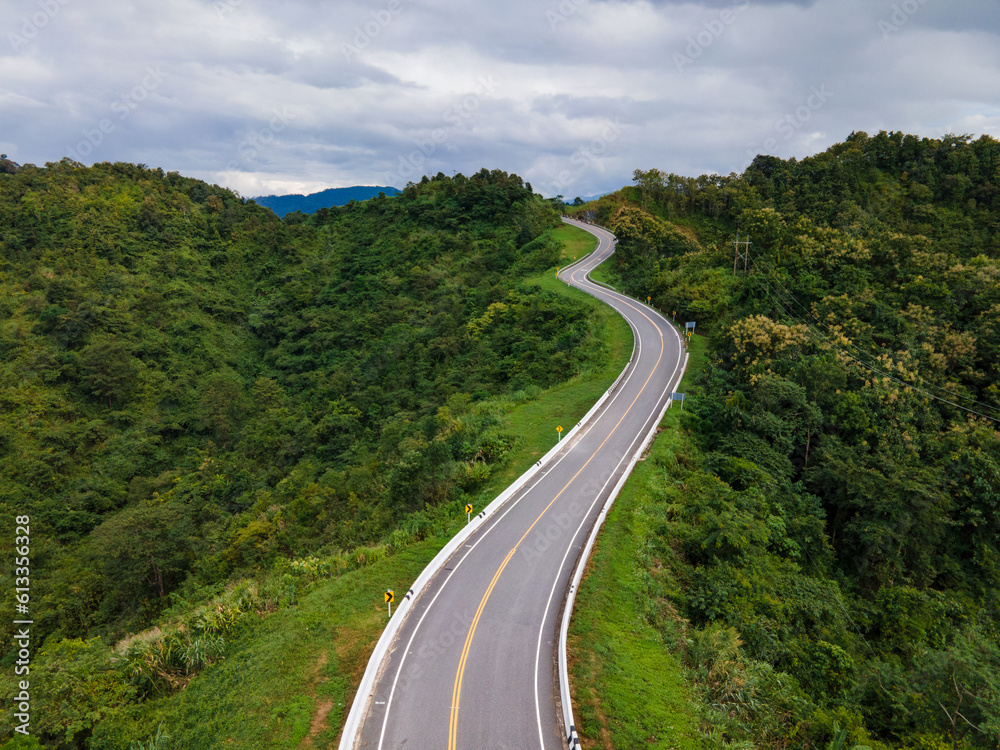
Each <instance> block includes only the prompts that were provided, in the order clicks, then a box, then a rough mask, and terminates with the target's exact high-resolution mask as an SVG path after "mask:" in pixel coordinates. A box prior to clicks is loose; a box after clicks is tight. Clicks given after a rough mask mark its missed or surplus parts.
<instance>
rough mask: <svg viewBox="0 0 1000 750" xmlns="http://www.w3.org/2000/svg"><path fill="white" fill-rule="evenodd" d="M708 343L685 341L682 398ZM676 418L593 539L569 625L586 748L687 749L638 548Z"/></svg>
mask: <svg viewBox="0 0 1000 750" xmlns="http://www.w3.org/2000/svg"><path fill="white" fill-rule="evenodd" d="M706 350H707V341H706V340H705V339H703V338H701V337H699V336H696V337H695V338H694V341H693V343H692V345H691V349H690V360H689V362H688V367H687V371H686V373H685V376H684V379H683V380H682V381H681V385H680V391H681V392H689V393H690V391H691V383H692V382H693V378H694V376H695V375H696V374H697V373H698V371H699V370H700V369H702V368H703V367H704V366H705V365H706V362H707V353H706ZM680 418H681V414H680V409H678V408H673V407H672V408H670V409H668V410H667V413H666V415H665V416H664V419H663V422H662V423H661V425H660V430H661V431H660V433H659V435H658V436H657V438H656V440H655V441H654V442H653V445H652V447H651V449H650V455H649V458H651V459H652V460H646V461H642V462H640V463H639V464H638V465H637V466H636V469H635V471H634V472H633V473H632V476H631V477H630V478H629V480H628V481H627V482H626V483H625V486H624V487H623V489H622V492H621V494H620V495H619V497H618V499H617V500H616V501H615V504H614V506H613V507H612V510H611V512H610V513H609V514H608V518H607V520H606V522H605V524H604V527H603V529H602V530H601V533H600V535H599V537H598V539H597V544H596V546H595V548H594V554H593V556H592V557H591V560H590V562H589V564H588V566H587V572H586V575H585V577H584V579H583V582H582V583H581V585H580V593H579V595H578V597H577V601H576V608H575V611H574V614H573V620H572V623H571V625H570V645H569V651H570V654H569V657H570V680H571V683H572V688H573V712H574V717H575V719H576V726H577V731H578V733H579V735H580V739H581V741H582V742H583V744H584V746H585V747H588V748H604V749H605V750H610V749H612V748H616V749H617V750H628V749H630V748H635V747H648V748H663V749H664V750H667V749H670V750H675V749H677V750H695V748H698V747H700V742H699V736H700V735H699V732H698V727H697V717H696V715H695V711H694V708H693V705H694V704H693V701H692V696H691V694H690V691H689V688H688V685H687V681H686V677H685V672H684V668H683V666H682V665H681V663H680V660H679V658H678V657H677V655H676V654H675V653H673V651H672V649H671V648H670V647H669V644H665V643H664V639H663V636H662V635H661V634H660V632H659V631H658V630H657V629H655V628H654V627H652V626H651V625H650V624H649V622H648V616H649V613H651V612H652V611H653V610H654V609H655V608H656V607H658V606H659V602H655V601H650V594H649V590H650V588H651V587H650V586H649V585H648V582H649V578H650V574H649V571H650V569H652V568H655V567H656V565H657V561H656V560H655V559H651V557H650V555H649V553H648V552H647V550H646V545H645V540H646V539H647V538H649V537H650V536H651V535H652V530H651V525H652V524H653V523H655V520H654V519H653V518H652V517H650V516H649V515H647V514H646V513H645V511H644V506H645V505H646V504H647V503H648V494H647V489H646V488H647V487H648V486H649V485H650V484H651V483H654V482H656V481H659V478H658V476H657V475H658V468H657V464H658V459H664V460H669V459H668V458H667V457H669V456H670V455H671V454H673V453H674V452H675V451H676V450H677V449H678V448H679V447H680V446H681V445H682V443H683V441H684V440H685V436H684V432H683V430H682V429H681V426H680Z"/></svg>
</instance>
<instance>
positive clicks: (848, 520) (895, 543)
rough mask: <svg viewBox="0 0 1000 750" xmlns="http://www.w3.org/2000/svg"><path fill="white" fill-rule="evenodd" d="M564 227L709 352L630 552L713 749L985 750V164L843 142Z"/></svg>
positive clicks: (998, 301)
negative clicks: (602, 229)
mask: <svg viewBox="0 0 1000 750" xmlns="http://www.w3.org/2000/svg"><path fill="white" fill-rule="evenodd" d="M579 212H580V213H582V214H583V215H585V216H587V217H589V218H592V219H596V220H597V221H599V222H600V223H602V224H605V225H606V226H608V227H609V228H611V229H612V230H613V231H615V232H616V234H617V235H618V238H619V244H618V252H617V255H616V262H615V268H616V271H617V275H618V277H619V278H620V281H621V283H622V284H623V285H624V286H625V288H626V290H628V291H629V292H631V293H632V294H634V295H636V296H640V297H642V296H645V295H650V296H652V298H653V302H654V304H656V305H657V306H659V307H660V308H661V309H664V310H669V311H674V310H676V311H677V316H678V320H685V321H696V322H697V324H698V328H697V330H698V332H700V333H704V334H707V335H708V336H709V345H710V346H709V352H710V354H709V357H710V360H709V366H708V367H706V368H705V370H704V373H703V375H702V376H701V378H700V381H699V382H698V384H697V385H696V386H695V387H694V388H692V389H691V391H692V393H691V394H690V395H689V400H688V401H687V404H686V407H687V408H686V410H685V412H684V414H683V419H682V420H681V426H682V428H683V429H684V430H685V431H686V432H687V433H688V434H689V439H688V440H687V441H685V442H684V443H683V444H682V447H679V448H678V449H677V450H676V451H675V452H668V453H667V454H666V455H662V454H661V455H659V456H655V457H654V461H655V464H656V471H655V472H654V476H653V477H652V478H650V479H648V480H647V483H646V485H645V487H644V492H645V493H646V497H647V505H646V507H644V508H643V517H644V518H645V519H647V520H646V523H648V528H649V529H651V531H650V533H649V535H648V538H647V539H646V543H645V545H644V546H643V547H642V559H643V563H642V564H643V566H644V571H643V572H644V580H645V587H646V593H647V595H648V597H647V601H648V602H649V604H648V607H647V611H646V613H645V616H646V618H647V620H648V622H649V623H650V624H652V625H653V626H654V627H655V628H656V629H657V631H658V632H659V633H660V637H661V638H662V640H663V642H664V643H665V644H667V646H668V647H669V648H670V649H671V650H673V651H674V652H675V653H677V654H679V655H680V656H681V658H682V661H683V662H684V663H686V664H687V668H688V669H689V674H690V676H691V679H692V680H693V681H694V683H695V684H696V685H697V693H698V695H700V711H701V714H700V719H701V721H702V727H703V730H704V733H705V738H704V743H705V745H706V746H708V747H719V748H722V747H728V748H737V747H738V748H744V747H746V748H749V747H758V748H765V747H766V748H787V747H803V748H809V747H813V748H826V747H831V748H835V749H836V750H839V748H844V747H852V746H858V747H861V746H867V747H870V748H876V749H879V748H905V749H907V750H918V749H919V750H929V749H933V748H946V747H958V748H994V749H995V748H997V747H1000V143H998V142H997V141H995V140H993V139H991V138H989V137H985V136H984V137H982V138H979V139H978V140H973V139H972V138H971V137H966V136H949V137H947V138H944V139H940V140H933V139H926V138H918V137H915V136H910V135H903V134H901V133H885V132H883V133H879V134H878V135H876V136H874V137H869V136H868V135H866V134H865V133H855V134H852V135H851V136H850V138H848V139H847V140H846V142H844V143H841V144H838V145H836V146H834V147H832V148H830V149H829V150H828V151H826V152H824V153H821V154H818V155H816V156H814V157H810V158H806V159H803V160H801V161H797V160H795V159H792V160H788V161H784V160H781V159H778V158H775V157H768V156H760V157H758V158H757V159H756V160H755V161H754V162H753V163H752V165H751V166H750V167H749V168H748V169H747V171H746V172H745V173H744V174H743V175H730V176H728V177H720V176H706V177H701V178H697V179H695V178H683V177H679V176H677V175H673V174H667V173H663V172H660V171H659V170H655V169H653V170H648V171H644V170H638V171H636V173H635V184H634V185H633V186H630V187H628V188H625V189H623V190H622V191H620V192H619V193H616V194H614V195H612V196H607V197H605V198H603V199H601V200H600V201H599V202H598V203H596V204H593V205H588V206H585V207H584V208H583V209H580V211H579ZM737 236H738V237H739V238H740V241H746V240H749V241H750V243H751V244H750V245H749V252H748V259H747V260H744V259H742V258H738V257H737V247H736V245H735V244H734V242H735V241H736V239H737ZM746 250H747V248H746V246H740V254H742V253H744V252H745V251H746ZM629 718H630V719H631V718H632V717H629ZM665 746H666V745H664V747H665Z"/></svg>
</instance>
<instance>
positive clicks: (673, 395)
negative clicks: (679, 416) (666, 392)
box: [670, 393, 687, 411]
mask: <svg viewBox="0 0 1000 750" xmlns="http://www.w3.org/2000/svg"><path fill="white" fill-rule="evenodd" d="M670 398H671V399H673V400H674V401H680V402H681V411H684V401H685V400H686V399H687V394H685V393H671V394H670Z"/></svg>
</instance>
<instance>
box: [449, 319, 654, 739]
mask: <svg viewBox="0 0 1000 750" xmlns="http://www.w3.org/2000/svg"><path fill="white" fill-rule="evenodd" d="M625 304H628V303H625ZM628 307H632V305H628ZM632 309H633V310H635V311H636V312H638V313H639V314H640V315H642V316H643V317H644V318H646V319H647V320H649V322H650V323H652V322H653V321H652V319H651V318H649V316H648V315H646V314H645V313H644V312H643V311H642V310H639V309H638V308H634V307H633V308H632ZM654 326H655V323H654ZM655 327H656V331H657V334H658V335H659V337H660V356H659V357H657V359H656V364H655V365H654V366H653V369H652V371H651V372H650V373H649V377H647V378H646V382H645V383H643V384H642V388H640V389H639V393H637V394H636V397H635V398H634V399H632V403H631V404H629V405H628V408H627V409H626V410H625V413H624V414H622V417H621V419H619V420H618V422H617V424H615V426H614V427H613V428H612V430H611V432H609V433H608V436H607V437H606V438H604V441H603V442H602V443H601V444H600V445H599V446H598V447H597V450H595V451H594V452H593V453H592V454H591V455H590V458H588V459H587V463H585V464H584V465H583V466H581V467H580V469H579V470H578V471H577V472H576V474H574V475H573V476H572V477H571V478H570V480H569V481H568V482H567V483H566V484H565V486H564V487H563V488H562V489H561V490H559V494H557V495H556V496H555V497H554V498H552V501H551V502H550V503H549V504H548V505H546V506H545V508H544V510H542V512H541V513H539V514H538V518H536V519H535V521H534V523H532V524H531V526H529V527H528V530H527V531H525V532H524V534H523V535H522V536H521V538H520V539H518V540H517V544H515V545H514V548H513V549H512V550H511V551H510V552H508V553H507V557H505V558H504V560H503V563H501V564H500V567H499V568H498V569H497V572H496V573H495V574H494V575H493V580H492V581H490V585H489V586H488V587H487V589H486V593H485V594H483V598H482V600H481V601H480V602H479V608H478V609H477V610H476V615H475V617H473V618H472V624H471V625H470V626H469V633H468V635H466V637H465V645H464V646H463V648H462V654H461V656H460V657H459V660H458V670H457V672H456V673H455V685H454V687H453V688H452V692H451V720H450V722H449V724H448V750H458V707H459V701H460V698H461V695H462V680H463V678H464V676H465V663H466V661H467V660H468V657H469V649H470V648H471V647H472V638H473V636H475V634H476V627H477V626H478V625H479V618H480V617H481V616H482V614H483V610H484V609H485V608H486V602H488V601H489V598H490V595H491V594H492V593H493V588H494V587H495V586H496V585H497V581H499V580H500V575H501V574H502V573H503V571H504V568H506V567H507V563H509V562H510V559H511V558H512V557H513V556H514V553H515V552H517V548H518V547H520V546H521V542H523V541H524V540H525V538H526V537H527V536H528V534H530V533H531V530H532V529H533V528H535V526H536V525H537V524H538V522H539V521H541V520H542V516H544V515H545V514H546V513H547V512H548V510H549V508H551V507H552V505H553V503H555V501H556V500H558V499H559V498H560V497H561V496H562V494H563V493H564V492H565V491H566V490H567V489H568V488H569V486H570V485H571V484H573V482H575V481H576V478H577V477H578V476H580V473H581V472H582V471H583V470H584V469H586V468H587V466H589V465H590V462H591V461H593V460H594V457H595V456H596V455H597V454H598V453H600V452H601V449H602V448H603V447H604V444H605V443H607V442H608V441H609V440H610V439H611V436H612V435H614V434H615V432H616V431H617V430H618V428H619V427H620V426H621V423H622V422H624V421H625V417H627V416H628V413H629V412H630V411H632V407H633V406H635V402H636V401H638V400H639V397H640V396H641V395H642V394H643V393H644V392H645V390H646V386H647V385H649V381H650V380H652V378H653V374H654V373H655V372H656V370H657V368H658V367H659V366H660V361H661V360H662V359H663V352H664V349H665V347H664V344H663V333H662V332H661V331H660V328H659V326H655Z"/></svg>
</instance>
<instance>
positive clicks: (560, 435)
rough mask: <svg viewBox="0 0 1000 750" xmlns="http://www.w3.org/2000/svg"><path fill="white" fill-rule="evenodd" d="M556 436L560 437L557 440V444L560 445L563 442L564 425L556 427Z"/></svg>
mask: <svg viewBox="0 0 1000 750" xmlns="http://www.w3.org/2000/svg"><path fill="white" fill-rule="evenodd" d="M556 435H558V437H557V438H556V442H557V443H558V442H559V441H560V440H562V425H559V426H558V427H556Z"/></svg>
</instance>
